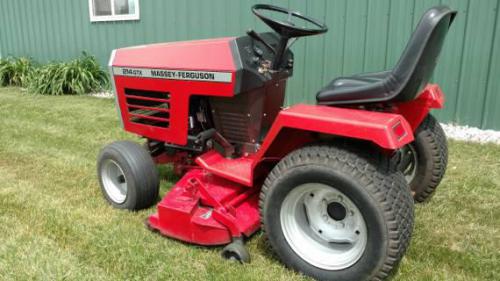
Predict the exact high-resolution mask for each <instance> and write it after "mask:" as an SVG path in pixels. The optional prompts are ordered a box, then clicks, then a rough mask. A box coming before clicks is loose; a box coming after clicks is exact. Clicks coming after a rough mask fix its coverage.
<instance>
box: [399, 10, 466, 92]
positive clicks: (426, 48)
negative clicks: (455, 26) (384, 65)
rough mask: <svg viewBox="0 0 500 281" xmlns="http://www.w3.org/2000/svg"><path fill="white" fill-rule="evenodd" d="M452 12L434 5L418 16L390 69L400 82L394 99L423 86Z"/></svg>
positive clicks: (431, 70) (442, 41)
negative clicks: (406, 43)
mask: <svg viewBox="0 0 500 281" xmlns="http://www.w3.org/2000/svg"><path fill="white" fill-rule="evenodd" d="M456 14H457V12H456V11H453V10H451V9H450V8H449V7H447V6H438V7H433V8H431V9H429V10H428V11H427V12H426V13H425V14H424V15H423V16H422V18H421V19H420V22H419V24H418V25H417V28H416V29H415V31H414V32H413V35H412V37H411V39H410V41H409V42H408V45H407V46H406V49H405V50H404V52H403V55H402V56H401V58H400V59H399V62H398V63H397V65H396V66H395V67H394V69H393V71H392V74H393V77H394V78H395V79H396V80H397V81H395V82H396V83H397V84H399V85H400V87H399V89H397V92H398V94H397V96H396V97H394V100H397V101H408V100H412V99H414V98H415V97H416V96H417V94H418V93H420V92H421V91H422V89H423V88H424V87H425V85H427V83H428V82H429V80H430V78H431V76H432V73H433V71H434V68H435V67H436V63H437V59H438V57H439V53H440V52H441V48H442V47H443V43H444V38H445V37H446V34H447V33H448V29H449V27H450V25H451V23H452V22H453V20H454V19H455V16H456Z"/></svg>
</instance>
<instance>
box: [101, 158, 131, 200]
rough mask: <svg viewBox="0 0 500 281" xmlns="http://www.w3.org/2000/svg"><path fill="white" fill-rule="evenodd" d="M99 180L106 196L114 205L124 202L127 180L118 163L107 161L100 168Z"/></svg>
mask: <svg viewBox="0 0 500 281" xmlns="http://www.w3.org/2000/svg"><path fill="white" fill-rule="evenodd" d="M101 178H102V183H103V186H104V190H105V191H106V194H107V195H108V196H109V198H110V199H111V200H113V202H115V203H116V204H121V203H123V202H125V199H126V198H127V190H128V187H127V180H126V178H125V173H124V172H123V170H122V168H121V167H120V165H118V163H116V162H115V161H113V160H111V159H107V160H106V161H105V162H104V163H103V164H102V166H101Z"/></svg>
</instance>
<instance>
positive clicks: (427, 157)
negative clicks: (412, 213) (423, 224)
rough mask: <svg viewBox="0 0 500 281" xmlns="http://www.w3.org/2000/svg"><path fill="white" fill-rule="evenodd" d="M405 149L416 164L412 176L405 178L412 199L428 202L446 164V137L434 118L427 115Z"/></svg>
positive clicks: (441, 177) (442, 174)
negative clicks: (413, 139) (413, 138)
mask: <svg viewBox="0 0 500 281" xmlns="http://www.w3.org/2000/svg"><path fill="white" fill-rule="evenodd" d="M405 149H407V150H408V153H413V154H414V155H410V157H412V160H411V161H413V162H415V163H416V165H414V168H413V173H412V176H410V177H408V176H407V182H408V185H409V186H410V189H411V191H412V195H413V198H414V199H415V201H416V202H419V203H421V202H425V201H428V200H429V199H430V198H431V197H432V195H433V194H434V192H435V191H436V188H437V187H438V185H439V183H440V182H441V180H442V179H443V176H444V174H445V172H446V166H447V163H448V145H447V142H446V135H445V133H444V131H443V129H442V128H441V125H439V122H438V121H437V120H436V118H434V116H432V115H430V114H429V115H428V116H427V117H426V118H425V119H424V121H423V122H422V124H420V126H419V127H418V129H417V131H416V132H415V141H413V142H412V143H410V144H409V145H408V146H407V147H406V148H405ZM415 163H413V164H415ZM402 170H403V172H404V168H402Z"/></svg>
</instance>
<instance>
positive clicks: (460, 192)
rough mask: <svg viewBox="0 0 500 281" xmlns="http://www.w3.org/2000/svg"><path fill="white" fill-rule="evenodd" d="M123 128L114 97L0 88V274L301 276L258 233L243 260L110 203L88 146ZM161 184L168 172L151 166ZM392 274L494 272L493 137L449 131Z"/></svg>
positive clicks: (497, 271) (496, 193) (496, 275)
mask: <svg viewBox="0 0 500 281" xmlns="http://www.w3.org/2000/svg"><path fill="white" fill-rule="evenodd" d="M120 139H130V140H136V141H140V139H139V138H137V137H134V136H132V135H130V134H127V133H124V132H123V131H122V130H121V128H120V125H119V121H118V118H117V114H116V111H115V109H114V102H113V101H112V100H102V99H96V98H92V97H83V96H82V97H79V96H66V97H64V96H63V97H45V96H32V95H27V94H25V93H23V92H21V91H20V90H18V89H15V88H2V89H0V280H63V279H64V280H157V279H159V280H306V279H307V278H305V277H303V276H301V275H299V274H297V273H294V272H292V271H290V270H287V269H286V268H284V267H283V266H282V264H281V263H280V262H279V261H278V260H276V258H275V257H274V256H273V254H272V252H271V250H270V249H269V248H268V247H267V246H266V242H265V238H264V237H263V235H262V234H261V233H257V234H256V235H254V236H253V237H252V238H251V239H250V240H249V242H248V247H249V249H250V252H251V255H252V263H251V264H248V265H237V264H233V263H231V262H227V261H224V260H222V259H221V258H220V257H219V251H220V248H206V247H197V246H193V245H188V244H185V243H181V242H178V241H175V240H172V239H167V238H164V237H161V236H159V235H157V234H154V233H152V232H150V231H148V230H146V229H145V227H144V224H143V223H144V220H145V219H146V218H147V216H148V215H149V214H151V213H153V212H154V211H155V208H154V207H152V208H150V209H148V210H144V211H141V212H136V213H133V212H127V211H120V210H116V209H113V208H111V207H110V206H109V205H108V204H107V203H106V202H105V201H104V199H103V198H102V196H101V192H100V189H99V185H98V182H97V179H96V168H95V166H96V157H97V154H98V152H99V149H100V148H101V147H103V146H104V145H105V144H107V143H109V142H112V141H114V140H120ZM162 177H163V179H164V180H163V181H162V188H161V193H162V194H164V193H165V192H166V191H167V190H168V188H169V187H170V186H171V185H172V183H173V181H175V178H174V177H173V176H171V174H170V173H169V169H168V168H163V169H162ZM394 280H500V146H495V145H478V144H468V143H462V142H450V163H449V169H448V173H447V175H446V178H445V179H444V181H443V183H442V184H441V186H440V188H439V191H438V192H437V194H436V196H434V198H433V199H432V201H431V202H430V203H429V204H422V205H418V206H417V208H416V225H415V231H414V235H413V240H412V243H411V247H410V249H409V251H408V253H407V255H406V257H405V258H404V259H403V261H402V263H401V265H400V267H399V270H398V271H397V273H396V274H395V275H394Z"/></svg>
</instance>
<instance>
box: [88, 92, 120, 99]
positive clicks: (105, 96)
mask: <svg viewBox="0 0 500 281" xmlns="http://www.w3.org/2000/svg"><path fill="white" fill-rule="evenodd" d="M89 95H90V96H91V97H95V98H101V99H112V98H114V95H113V93H112V92H98V93H91V94H89Z"/></svg>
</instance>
